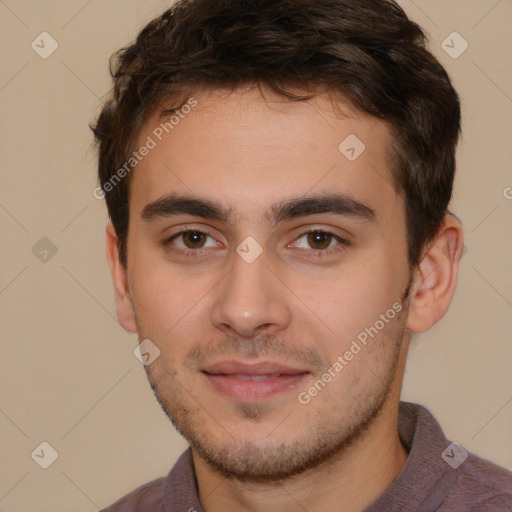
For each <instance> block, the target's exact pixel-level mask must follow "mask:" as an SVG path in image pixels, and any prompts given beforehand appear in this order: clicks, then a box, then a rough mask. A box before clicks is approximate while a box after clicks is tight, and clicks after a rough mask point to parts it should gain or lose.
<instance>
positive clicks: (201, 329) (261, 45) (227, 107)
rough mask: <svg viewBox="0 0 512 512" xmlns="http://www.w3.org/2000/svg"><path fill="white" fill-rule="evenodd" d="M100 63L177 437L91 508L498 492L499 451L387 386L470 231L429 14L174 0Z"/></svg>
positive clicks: (281, 509) (283, 2) (138, 300)
mask: <svg viewBox="0 0 512 512" xmlns="http://www.w3.org/2000/svg"><path fill="white" fill-rule="evenodd" d="M113 76H114V92H113V94H112V96H111V98H110V99H109V101H108V102H107V104H106V105H105V107H104V109H103V111H102V112H101V114H100V116H99V118H98V120H97V122H96V124H95V125H94V127H93V130H94V133H95V135H96V139H97V142H98V145H99V178H100V185H101V187H99V188H98V189H97V193H99V194H100V195H105V197H106V201H107V206H108V209H109V214H110V218H111V220H112V223H111V224H110V225H109V226H108V228H107V253H108V259H109V263H110V267H111V270H112V276H113V281H114V287H115V296H116V302H117V315H118V318H119V321H120V322H121V325H122V326H123V327H124V328H125V329H126V330H128V331H130V332H136V333H138V336H139V339H140V342H141V343H140V348H141V358H142V361H143V362H144V365H145V369H146V371H147V376H148V379H149V382H150V384H151V387H152V388H153V390H154V392H155V395H156V398H157V400H158V402H159V403H160V404H161V406H162V408H163V409H164V411H165V412H166V414H167V415H168V416H169V418H170V420H171V421H172V423H173V424H174V425H175V426H176V428H177V429H178V430H179V431H180V432H181V433H182V435H183V436H184V437H185V438H186V439H187V441H188V442H189V444H190V448H189V449H188V450H187V451H186V452H185V453H184V454H183V455H182V456H181V458H180V459H179V460H178V462H177V463H176V465H175V466H174V468H173V469H172V470H171V472H170V473H169V475H168V476H167V477H165V478H160V479H157V480H155V481H152V482H149V483H147V484H145V485H142V486H141V487H139V488H138V489H136V490H135V491H133V492H132V493H130V494H129V495H127V496H125V497H124V498H121V499H120V500H119V501H118V502H117V503H115V504H114V505H112V506H110V507H109V508H107V509H105V510H107V511H109V512H114V511H115V512H118V511H128V510H129V511H156V510H159V511H194V510H195V511H206V512H221V511H226V510H244V511H245V510H247V511H255V512H267V511H268V510H272V511H278V512H288V511H297V510H307V511H309V512H315V511H323V512H327V511H350V512H353V511H363V510H365V511H371V512H377V511H378V512H383V511H398V510H403V511H408V512H409V511H434V510H439V511H470V510H471V511H484V510H492V511H505V510H507V511H510V510H512V473H510V472H509V471H507V470H505V469H503V468H500V467H498V466H496V465H494V464H492V463H491V462H489V461H486V460H483V459H481V458H479V457H477V456H476V455H473V454H469V455H468V454H467V452H465V450H464V449H463V448H462V447H460V446H459V445H457V444H452V443H450V441H448V440H447V439H446V438H445V436H444V435H443V432H442V430H441V428H440V426H439V425H438V423H437V422H436V420H435V419H434V417H433V416H432V415H431V414H430V413H429V411H428V410H427V409H425V408H424V407H422V406H419V405H416V404H412V403H404V402H400V390H401V383H402V379H403V374H404V367H405V362H406V356H407V350H408V346H409V341H410V336H411V334H412V333H420V332H424V331H426V330H428V329H429V328H430V327H432V326H433V325H434V324H435V323H436V322H438V321H439V320H440V319H441V318H442V317H443V315H444V314H445V313H446V311H447V309H448V307H449V305H450V301H451V299H452V296H453V293H454V290H455V286H456V281H457V271H458V261H459V258H460V254H461V252H462V229H461V225H460V223H459V222H458V221H457V219H456V218H455V217H454V216H453V215H451V214H450V213H449V211H448V209H447V208H448V204H449V201H450V198H451V193H452V185H453V178H454V170H455V148H456V144H457V140H458V136H459V131H460V106H459V100H458V96H457V94H456V92H455V91H454V89H453V87H452V85H451V83H450V80H449V78H448V76H447V74H446V72H445V71H444V69H443V68H442V67H441V65H440V64H439V63H438V62H437V61H436V59H435V58H434V57H433V56H432V55H431V54H430V53H429V52H428V51H427V50H426V49H425V38H424V35H423V32H422V31H421V29H420V28H419V27H418V26H417V25H416V24H415V23H413V22H411V21H410V20H409V19H408V18H407V16H406V15H405V13H404V12H403V11H402V9H401V8H400V7H399V6H397V5H396V4H395V3H394V2H392V1H388V0H315V1H314V2H313V1H311V0H294V1H291V0H244V1H241V0H216V1H209V0H183V1H181V2H180V3H178V4H176V5H175V6H174V7H172V8H171V9H169V10H168V11H167V12H165V13H164V14H163V15H162V16H161V17H159V18H158V19H155V20H154V21H152V22H151V23H150V24H149V25H148V26H146V27H145V28H144V29H143V30H142V32H141V33H140V35H139V36H138V38H137V40H136V42H135V43H134V44H133V45H131V46H129V47H127V48H125V49H124V50H122V51H121V52H120V54H119V55H118V60H117V62H116V64H115V66H114V69H113Z"/></svg>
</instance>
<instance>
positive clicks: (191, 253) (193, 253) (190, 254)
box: [162, 227, 350, 258]
mask: <svg viewBox="0 0 512 512" xmlns="http://www.w3.org/2000/svg"><path fill="white" fill-rule="evenodd" d="M190 232H196V233H200V234H202V235H207V236H209V237H210V238H212V239H213V237H212V236H211V235H210V234H209V233H207V232H205V231H201V230H199V229H194V228H190V227H187V228H186V229H184V230H182V231H180V232H178V233H175V234H174V235H172V236H170V237H168V238H166V239H165V240H163V241H162V246H163V247H165V248H166V249H169V250H171V251H172V252H174V253H176V254H179V255H181V256H185V257H186V258H200V257H201V256H202V255H203V253H207V252H208V250H209V249H197V250H194V249H187V250H184V249H177V248H176V247H173V246H172V244H171V242H172V241H173V240H174V239H175V238H178V237H180V236H181V235H184V234H186V233H190ZM310 233H321V234H323V235H330V236H331V237H332V238H333V239H334V240H336V241H337V242H338V243H339V245H336V246H335V247H334V248H331V249H324V250H321V249H316V250H315V249H301V251H302V253H303V254H305V255H306V256H313V257H316V258H322V257H325V256H327V255H331V254H332V253H333V252H337V251H340V250H343V249H344V248H345V247H347V246H349V245H350V243H349V242H348V241H347V240H345V239H343V238H341V237H340V236H338V235H335V234H334V233H332V232H331V231H327V230H323V229H318V228H312V229H309V230H307V231H305V232H303V233H301V234H300V235H299V236H298V237H297V238H296V239H295V241H297V240H300V239H301V238H303V237H304V236H306V235H309V234H310ZM339 246H341V248H336V247H339Z"/></svg>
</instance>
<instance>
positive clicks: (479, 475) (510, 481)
mask: <svg viewBox="0 0 512 512" xmlns="http://www.w3.org/2000/svg"><path fill="white" fill-rule="evenodd" d="M453 494H454V495H455V496H456V495H459V499H460V498H462V496H464V498H465V500H464V501H465V502H466V503H468V504H471V510H474V511H475V512H491V511H492V512H510V511H511V510H512V472H511V471H509V470H508V469H505V468H503V467H501V466H498V465H497V464H494V463H493V462H491V461H489V460H486V459H484V458H482V457H479V456H477V455H475V454H473V453H470V454H469V456H468V458H467V460H466V461H465V462H464V463H462V465H461V466H460V468H459V475H458V478H457V485H456V487H455V489H454V493H453Z"/></svg>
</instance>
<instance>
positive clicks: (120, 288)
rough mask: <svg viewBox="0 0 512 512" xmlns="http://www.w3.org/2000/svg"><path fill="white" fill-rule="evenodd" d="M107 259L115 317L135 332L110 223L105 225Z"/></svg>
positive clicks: (124, 280)
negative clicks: (114, 300)
mask: <svg viewBox="0 0 512 512" xmlns="http://www.w3.org/2000/svg"><path fill="white" fill-rule="evenodd" d="M107 259H108V264H109V265H110V272H111V274H112V281H113V283H114V291H115V299H116V309H117V318H118V320H119V323H120V324H121V325H122V327H123V328H124V329H125V330H127V331H129V332H133V333H136V332H137V324H136V322H135V312H134V309H133V304H132V300H131V297H130V290H129V288H128V280H127V276H126V270H125V268H124V267H123V265H122V263H121V260H120V258H119V239H118V238H117V235H116V231H115V229H114V226H113V225H112V223H109V224H108V225H107Z"/></svg>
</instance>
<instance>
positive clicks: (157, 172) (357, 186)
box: [130, 88, 396, 220]
mask: <svg viewBox="0 0 512 512" xmlns="http://www.w3.org/2000/svg"><path fill="white" fill-rule="evenodd" d="M192 98H193V101H189V106H190V105H194V106H193V107H190V108H184V109H182V110H181V111H179V112H176V113H174V115H172V113H166V114H165V115H161V112H156V113H155V114H154V115H153V116H152V117H151V118H150V119H149V120H148V121H147V122H146V124H145V125H144V126H143V128H142V130H141V132H140V133H139V136H138V139H137V143H136V149H137V148H141V147H143V146H144V145H150V146H151V147H152V149H151V150H150V151H148V152H147V154H146V156H144V157H143V158H142V159H141V160H140V162H139V163H138V164H137V166H136V168H135V169H134V171H132V176H131V183H130V189H131V190H130V210H131V212H132V213H133V214H135V215H137V216H138V217H140V216H141V214H142V212H143V209H144V207H145V206H147V205H148V204H149V203H152V202H155V201H156V200H158V199H159V198H162V197H164V196H166V195H168V194H175V193H181V194H186V195H188V196H196V197H201V198H211V199H215V200H217V201H220V202H222V203H224V204H225V205H226V207H227V208H228V209H229V210H230V211H234V213H235V214H236V213H238V214H240V215H242V216H244V215H256V214H257V215H260V216H261V217H262V220H263V219H264V218H266V219H267V220H268V219H269V216H268V212H266V210H267V208H266V206H267V205H269V204H271V203H272V204H276V203H277V202H279V201H282V200H284V199H286V197H300V196H301V195H302V196H305V195H308V194H311V193H323V194H325V193H326V192H329V193H331V192H341V193H345V194H349V195H351V196H352V197H354V198H359V199H361V201H362V202H364V203H367V204H374V205H375V206H376V208H375V209H378V208H379V205H385V203H386V202H389V201H391V202H394V201H396V192H395V189H394V187H393V185H392V183H393V180H392V176H391V172H390V169H389V164H388V161H389V159H388V148H389V145H390V132H389V128H388V126H387V124H386V123H385V122H383V121H381V120H378V119H375V118H373V117H370V116H368V115H364V114H362V113H361V112H359V111H357V110H356V109H355V108H354V107H353V106H351V105H350V104H349V103H348V102H346V101H343V100H342V99H339V98H338V99H337V101H336V103H333V101H332V98H331V97H328V96H326V95H322V96H317V97H315V98H313V99H312V100H308V101H302V102H299V101H290V100H288V99H286V98H282V97H277V96H276V95H275V94H272V93H265V95H264V96H262V94H261V92H260V91H259V90H258V89H257V88H252V89H247V88H245V89H238V90H235V91H225V90H211V91H203V92H199V93H197V94H192ZM333 107H334V108H333Z"/></svg>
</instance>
